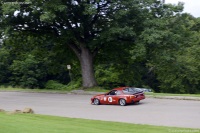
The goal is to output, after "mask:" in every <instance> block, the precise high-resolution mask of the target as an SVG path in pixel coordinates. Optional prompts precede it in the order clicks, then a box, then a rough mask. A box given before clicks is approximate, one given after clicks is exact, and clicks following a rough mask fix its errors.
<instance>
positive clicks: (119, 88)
mask: <svg viewBox="0 0 200 133" xmlns="http://www.w3.org/2000/svg"><path fill="white" fill-rule="evenodd" d="M125 88H132V87H118V88H114V89H112V90H118V91H119V90H124V89H125Z"/></svg>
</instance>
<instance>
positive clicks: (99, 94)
mask: <svg viewBox="0 0 200 133" xmlns="http://www.w3.org/2000/svg"><path fill="white" fill-rule="evenodd" d="M104 95H105V94H98V95H95V96H93V97H99V96H104Z"/></svg>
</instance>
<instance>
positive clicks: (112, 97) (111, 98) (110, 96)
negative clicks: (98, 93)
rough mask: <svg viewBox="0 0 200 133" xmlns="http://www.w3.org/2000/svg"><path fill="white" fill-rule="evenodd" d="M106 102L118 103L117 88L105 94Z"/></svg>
mask: <svg viewBox="0 0 200 133" xmlns="http://www.w3.org/2000/svg"><path fill="white" fill-rule="evenodd" d="M103 101H104V104H116V103H118V97H117V90H112V91H110V92H109V93H107V94H106V95H105V96H104V99H103Z"/></svg>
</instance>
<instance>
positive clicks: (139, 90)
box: [123, 88, 143, 94]
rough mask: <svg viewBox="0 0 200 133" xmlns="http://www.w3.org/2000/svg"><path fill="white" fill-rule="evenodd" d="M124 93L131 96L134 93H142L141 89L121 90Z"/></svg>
mask: <svg viewBox="0 0 200 133" xmlns="http://www.w3.org/2000/svg"><path fill="white" fill-rule="evenodd" d="M123 92H124V93H131V94H135V93H140V92H143V91H142V90H141V89H139V88H125V89H124V90H123Z"/></svg>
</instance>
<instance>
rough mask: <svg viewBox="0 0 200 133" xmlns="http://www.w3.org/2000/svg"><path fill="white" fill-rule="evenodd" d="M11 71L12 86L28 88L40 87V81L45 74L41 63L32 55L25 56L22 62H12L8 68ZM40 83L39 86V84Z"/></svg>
mask: <svg viewBox="0 0 200 133" xmlns="http://www.w3.org/2000/svg"><path fill="white" fill-rule="evenodd" d="M10 71H12V75H13V76H12V77H11V82H12V84H13V85H14V86H22V87H28V88H36V87H41V86H43V85H40V84H42V81H40V82H39V81H38V80H42V79H43V78H44V77H46V75H47V73H46V70H45V66H43V64H42V62H41V61H38V60H36V59H35V57H34V56H33V55H27V56H25V59H24V60H14V61H13V63H12V65H11V66H10ZM39 83H40V84H39Z"/></svg>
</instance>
